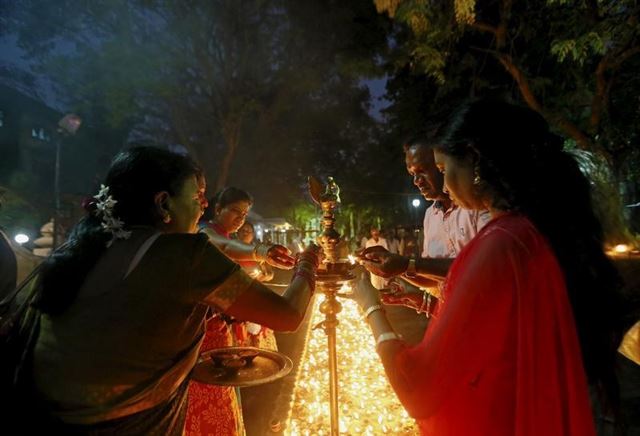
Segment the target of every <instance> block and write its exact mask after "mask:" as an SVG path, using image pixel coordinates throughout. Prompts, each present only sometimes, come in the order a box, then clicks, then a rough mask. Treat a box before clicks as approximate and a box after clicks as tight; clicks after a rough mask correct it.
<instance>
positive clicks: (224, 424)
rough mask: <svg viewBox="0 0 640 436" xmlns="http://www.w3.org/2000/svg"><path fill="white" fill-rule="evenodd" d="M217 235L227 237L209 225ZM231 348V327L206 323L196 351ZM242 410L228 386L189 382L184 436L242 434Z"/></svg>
mask: <svg viewBox="0 0 640 436" xmlns="http://www.w3.org/2000/svg"><path fill="white" fill-rule="evenodd" d="M209 227H211V228H212V229H213V230H215V231H216V232H217V233H219V234H220V235H222V236H224V237H226V238H228V237H229V235H228V233H225V232H223V231H222V229H220V228H219V227H218V226H214V225H210V226H209ZM233 345H234V341H233V336H232V334H231V328H230V327H229V325H228V324H227V323H226V322H225V321H223V320H222V319H221V318H219V317H218V316H214V317H213V318H210V319H209V320H208V321H207V326H206V332H205V336H204V340H203V342H202V346H201V347H200V351H201V352H204V351H209V350H212V349H214V348H222V347H231V346H233ZM243 434H245V432H244V424H243V422H242V409H241V407H240V403H239V401H238V397H237V395H236V391H235V389H234V388H232V387H225V386H213V385H207V384H203V383H198V382H195V381H192V382H191V383H189V403H188V406H187V416H186V422H185V429H184V435H185V436H205V435H212V436H222V435H224V436H234V435H243Z"/></svg>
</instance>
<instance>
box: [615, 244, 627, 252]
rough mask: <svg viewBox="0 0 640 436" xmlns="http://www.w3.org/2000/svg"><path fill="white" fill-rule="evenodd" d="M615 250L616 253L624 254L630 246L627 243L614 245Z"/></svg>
mask: <svg viewBox="0 0 640 436" xmlns="http://www.w3.org/2000/svg"><path fill="white" fill-rule="evenodd" d="M613 251H615V252H616V253H620V254H622V253H626V252H627V251H629V247H628V246H627V244H618V245H616V246H615V247H613Z"/></svg>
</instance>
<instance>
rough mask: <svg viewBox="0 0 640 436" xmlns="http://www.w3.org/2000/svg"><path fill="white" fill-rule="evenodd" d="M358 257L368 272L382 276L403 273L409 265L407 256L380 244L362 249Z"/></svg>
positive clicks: (388, 276) (386, 276) (387, 276)
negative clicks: (393, 251)
mask: <svg viewBox="0 0 640 436" xmlns="http://www.w3.org/2000/svg"><path fill="white" fill-rule="evenodd" d="M358 259H359V260H360V263H362V265H364V267H365V268H366V269H367V270H368V271H369V272H371V273H372V274H375V275H377V276H380V277H384V278H391V277H395V276H398V275H400V274H402V273H404V272H405V271H406V270H407V266H408V265H409V258H408V257H403V256H400V255H399V254H393V253H391V252H389V251H388V250H386V249H385V248H384V247H380V246H376V247H369V248H366V249H364V250H363V251H362V252H360V254H359V255H358Z"/></svg>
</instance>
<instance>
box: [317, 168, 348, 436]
mask: <svg viewBox="0 0 640 436" xmlns="http://www.w3.org/2000/svg"><path fill="white" fill-rule="evenodd" d="M309 193H310V194H311V197H312V198H313V200H314V201H315V202H316V203H317V204H318V205H320V207H321V208H322V232H321V233H320V235H319V236H318V238H317V241H318V243H319V245H320V246H321V247H322V250H323V251H324V260H323V262H322V264H321V265H320V267H319V268H318V273H317V274H318V275H317V280H316V283H317V284H318V289H319V290H320V292H322V293H323V294H324V300H323V301H322V303H321V304H320V312H321V313H322V314H324V316H325V318H324V320H323V321H322V322H320V323H319V324H318V325H317V326H314V329H315V328H322V329H323V330H324V332H325V334H326V335H327V345H328V349H329V395H330V413H331V433H330V434H331V435H332V436H336V435H338V434H339V432H340V428H339V427H340V425H339V419H338V418H339V408H338V357H337V353H336V327H337V326H338V324H339V321H338V317H337V315H338V313H340V311H341V310H342V305H341V304H340V302H339V301H338V300H337V298H336V297H337V296H338V291H339V290H340V288H341V287H342V285H343V284H345V283H347V282H349V281H351V280H353V279H354V276H353V274H351V272H350V269H351V267H352V265H351V263H350V262H348V261H347V260H346V259H340V258H339V253H338V243H339V242H340V234H339V233H338V232H337V231H336V229H335V222H336V219H335V209H336V208H337V207H338V206H339V205H340V188H339V187H338V185H337V184H336V183H335V181H334V180H333V178H332V177H329V178H328V180H327V183H326V184H325V185H322V183H321V182H319V181H318V180H317V179H315V178H314V177H309Z"/></svg>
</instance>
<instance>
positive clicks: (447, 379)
mask: <svg viewBox="0 0 640 436" xmlns="http://www.w3.org/2000/svg"><path fill="white" fill-rule="evenodd" d="M441 144H442V145H441V146H440V147H439V148H438V149H437V150H436V154H435V155H436V163H437V166H438V168H439V169H440V171H442V172H443V173H444V177H445V186H446V188H447V190H448V192H449V195H450V196H451V198H452V200H454V201H455V202H456V203H457V204H458V205H460V206H461V207H464V208H468V209H477V210H481V209H488V210H489V211H490V212H491V214H492V220H491V221H490V222H489V223H488V224H487V225H486V226H485V227H484V228H483V229H482V231H480V233H479V234H478V235H477V236H476V237H475V238H474V239H473V240H472V241H471V242H470V243H469V244H468V245H467V246H466V247H465V248H464V250H463V251H462V252H461V254H460V255H459V256H458V258H457V259H456V260H455V262H454V264H453V265H452V267H451V269H450V271H449V274H448V276H447V279H446V284H445V288H444V294H443V303H442V304H440V305H439V307H438V311H437V313H435V314H434V320H433V321H432V323H431V324H430V326H429V328H428V330H427V332H426V333H425V336H424V338H423V341H422V342H421V343H420V344H418V345H417V346H414V347H410V346H408V345H407V344H406V343H404V342H403V341H402V340H400V339H399V337H398V336H397V335H396V334H395V333H394V332H393V329H392V327H391V325H390V324H389V322H388V321H387V319H386V317H385V314H384V309H383V308H382V306H381V305H380V302H379V301H380V300H379V296H378V294H377V292H376V291H375V290H374V289H372V288H371V287H370V286H368V285H367V281H366V280H362V281H361V283H360V286H359V287H358V290H357V291H356V299H357V300H358V301H359V303H360V304H361V306H362V307H363V310H364V312H365V316H366V317H367V319H368V322H369V323H370V326H371V328H372V330H373V333H374V335H375V336H376V338H377V340H376V344H377V345H376V346H377V350H378V352H379V354H380V357H381V359H382V362H383V364H384V366H385V370H386V373H387V376H388V377H389V380H390V382H391V385H392V386H393V388H394V390H395V391H396V393H397V394H398V397H399V398H400V400H401V401H402V403H403V404H404V406H405V407H406V409H407V410H408V412H409V413H410V414H411V415H412V416H413V417H414V418H415V419H416V420H417V422H418V425H419V427H420V430H421V434H424V435H436V436H448V435H451V436H456V435H466V436H472V435H492V436H501V435H504V436H507V435H518V436H534V435H571V436H589V435H595V426H594V420H593V418H592V411H591V405H590V396H589V389H588V381H589V382H591V383H593V386H597V387H600V388H601V389H600V391H601V392H603V393H608V394H610V395H611V394H612V393H614V392H615V386H614V385H615V382H614V378H613V377H612V374H613V373H612V371H613V365H612V359H613V356H614V354H613V353H614V352H615V345H616V341H615V338H616V337H617V336H616V326H615V318H614V313H615V308H614V304H613V303H614V301H615V299H614V298H613V297H612V296H611V295H609V294H608V293H607V291H610V290H612V287H614V286H615V285H616V284H617V275H616V273H615V270H614V269H613V267H612V265H611V264H610V262H609V261H608V260H607V258H606V256H605V255H604V253H603V250H602V231H601V229H600V225H599V223H598V220H597V219H596V218H595V216H594V214H593V211H592V208H591V202H590V193H589V183H588V181H587V179H586V178H585V177H584V176H583V175H582V174H581V173H580V170H579V168H578V166H577V164H576V162H575V161H574V160H573V159H572V158H571V156H570V155H568V154H567V153H565V152H563V151H562V141H561V140H560V139H559V138H557V137H555V136H554V135H552V134H550V133H549V132H548V127H547V125H546V123H545V122H544V120H543V119H542V118H541V117H540V116H539V115H537V114H536V113H534V112H532V111H529V110H527V109H524V108H520V107H517V106H513V105H510V104H507V103H504V102H500V101H496V100H484V101H477V102H475V103H472V104H470V105H467V106H465V107H464V108H462V109H461V110H460V111H459V113H458V114H457V116H456V117H455V118H453V121H452V123H451V124H450V126H449V128H448V132H447V134H446V135H445V138H444V140H443V141H442V142H441ZM364 264H365V266H366V267H367V269H369V270H370V271H372V272H373V273H375V274H382V275H384V276H387V277H388V276H393V275H397V274H401V273H404V272H406V270H407V269H408V268H409V269H410V271H409V272H410V273H416V274H420V273H421V269H423V268H422V265H421V264H420V261H418V262H416V263H415V264H413V265H409V264H408V263H407V261H406V260H402V259H401V258H399V257H398V256H394V255H391V254H388V253H384V252H380V251H377V252H374V253H370V254H369V253H365V254H364ZM424 269H426V268H424Z"/></svg>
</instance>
